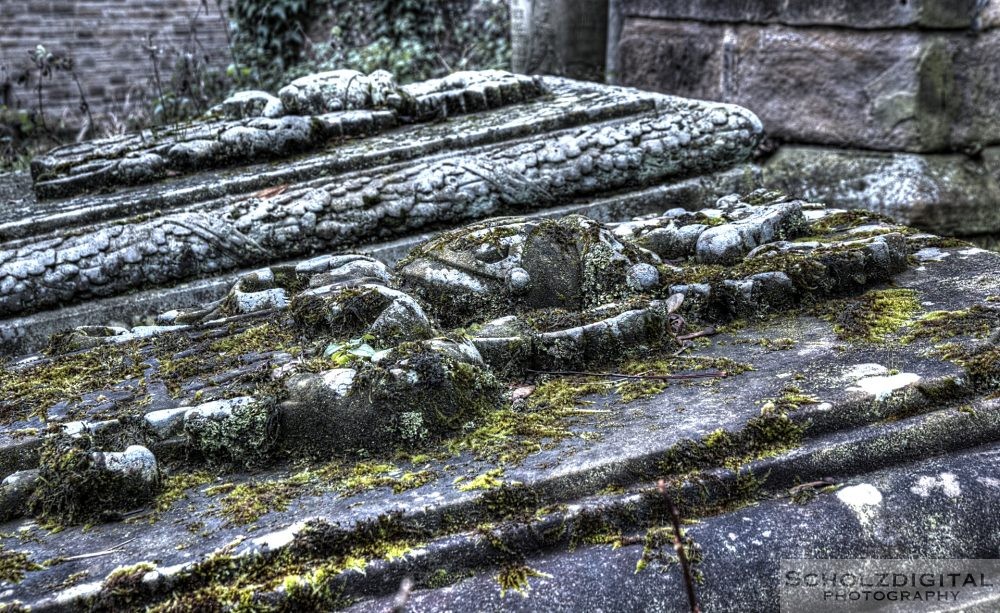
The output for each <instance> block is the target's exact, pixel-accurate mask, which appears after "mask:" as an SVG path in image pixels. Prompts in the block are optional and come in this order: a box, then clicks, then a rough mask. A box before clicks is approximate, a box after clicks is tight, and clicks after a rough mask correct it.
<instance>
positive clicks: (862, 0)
mask: <svg viewBox="0 0 1000 613" xmlns="http://www.w3.org/2000/svg"><path fill="white" fill-rule="evenodd" d="M620 5H621V8H620V9H619V10H620V11H621V12H622V13H623V14H625V15H628V16H634V17H652V18H657V19H690V20H695V21H709V22H716V21H723V22H739V23H763V24H787V25H798V26H815V25H825V26H839V27H845V28H859V29H874V28H908V27H920V28H942V29H943V28H974V27H981V25H982V23H983V21H984V19H983V18H984V17H985V16H988V15H991V14H992V13H993V12H995V11H997V10H998V5H1000V3H998V2H996V1H995V0H987V1H986V2H977V1H976V0H903V1H902V2H901V1H900V0H834V1H832V2H831V1H825V2H816V1H814V0H792V1H791V2H789V1H788V0H738V1H735V2H734V1H732V0H676V1H672V2H660V1H658V0H621V1H620ZM986 23H990V22H989V21H986Z"/></svg>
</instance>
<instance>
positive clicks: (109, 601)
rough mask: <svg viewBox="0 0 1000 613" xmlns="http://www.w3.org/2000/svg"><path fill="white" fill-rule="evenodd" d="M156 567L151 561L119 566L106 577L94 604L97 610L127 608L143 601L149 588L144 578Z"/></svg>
mask: <svg viewBox="0 0 1000 613" xmlns="http://www.w3.org/2000/svg"><path fill="white" fill-rule="evenodd" d="M154 568H156V567H155V566H154V565H153V564H151V563H149V562H140V563H138V564H133V565H132V566H122V567H118V568H116V569H115V570H113V571H111V573H110V574H109V575H108V576H107V577H106V578H105V579H104V582H103V583H102V584H101V591H100V592H99V593H98V594H97V596H96V598H95V599H94V602H92V603H91V604H92V606H93V607H94V609H96V610H103V609H105V608H107V609H108V610H125V609H127V608H130V607H129V605H134V604H137V603H140V602H142V600H143V598H144V596H145V593H146V592H148V591H149V590H148V589H144V586H143V583H142V578H143V577H144V576H145V575H146V573H148V572H150V571H151V570H153V569H154Z"/></svg>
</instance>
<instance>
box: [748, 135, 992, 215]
mask: <svg viewBox="0 0 1000 613" xmlns="http://www.w3.org/2000/svg"><path fill="white" fill-rule="evenodd" d="M992 159H993V158H992V157H989V156H984V158H983V161H978V160H976V159H973V158H969V157H966V156H964V155H958V154H955V155H916V154H905V153H879V152H874V151H857V150H841V149H821V148H811V147H790V146H785V147H782V148H781V149H780V150H779V151H778V152H777V153H776V154H775V155H774V156H773V157H772V158H771V159H769V160H768V161H767V162H766V163H764V165H763V173H764V181H765V183H766V184H767V185H769V186H771V187H775V188H777V189H782V190H790V193H797V194H801V195H802V197H803V198H807V199H809V200H815V201H819V202H825V203H833V202H836V203H837V206H842V207H849V208H862V209H867V210H869V211H874V212H876V213H881V214H883V215H888V216H889V217H892V218H894V219H897V220H899V221H900V222H901V223H904V224H908V225H913V226H917V227H920V228H925V229H928V230H931V231H933V232H939V233H942V234H947V235H955V234H959V235H969V234H986V233H995V232H1000V210H998V208H997V207H996V206H995V205H994V203H996V202H1000V165H997V164H995V163H992V162H991V160H992Z"/></svg>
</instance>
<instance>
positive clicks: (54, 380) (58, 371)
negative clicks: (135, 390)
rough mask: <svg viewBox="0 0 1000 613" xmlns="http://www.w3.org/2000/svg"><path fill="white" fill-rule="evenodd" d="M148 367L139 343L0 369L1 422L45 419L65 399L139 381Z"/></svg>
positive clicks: (103, 347)
mask: <svg viewBox="0 0 1000 613" xmlns="http://www.w3.org/2000/svg"><path fill="white" fill-rule="evenodd" d="M145 369H146V364H145V363H144V361H143V357H142V355H141V353H140V351H139V345H138V344H137V343H122V344H118V345H101V346H99V347H95V348H94V349H91V350H89V351H83V352H79V353H72V354H68V355H60V356H54V357H51V358H47V359H45V360H44V361H43V362H41V363H39V364H38V365H36V366H29V367H27V368H24V369H20V368H18V369H12V368H11V367H10V366H9V365H5V366H0V423H10V422H12V421H16V420H19V419H25V418H27V417H29V416H32V415H34V416H38V417H41V418H43V419H44V418H45V417H46V415H47V410H48V409H49V408H50V407H52V406H53V405H55V404H56V403H58V402H60V401H63V400H69V401H74V400H79V399H80V398H81V397H82V396H83V395H85V394H88V393H93V392H97V391H100V390H106V389H111V388H112V387H114V386H115V385H118V384H120V383H122V382H124V381H126V380H129V379H139V378H141V377H142V375H143V372H144V371H145Z"/></svg>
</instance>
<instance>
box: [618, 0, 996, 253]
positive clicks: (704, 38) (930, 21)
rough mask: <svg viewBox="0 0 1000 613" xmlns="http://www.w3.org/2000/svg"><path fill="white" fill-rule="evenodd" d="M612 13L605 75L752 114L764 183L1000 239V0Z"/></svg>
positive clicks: (640, 7) (642, 3)
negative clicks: (760, 136)
mask: <svg viewBox="0 0 1000 613" xmlns="http://www.w3.org/2000/svg"><path fill="white" fill-rule="evenodd" d="M778 4H780V5H781V7H780V8H777V5H778ZM611 14H612V15H613V16H615V15H619V16H620V18H619V19H618V20H617V23H618V24H619V25H617V26H615V22H616V20H615V19H614V17H613V18H612V22H613V23H612V33H611V37H612V41H611V45H610V48H609V58H610V59H609V61H608V64H609V71H610V72H611V73H612V77H614V76H615V74H617V75H618V79H617V82H620V83H621V84H623V85H630V86H634V87H640V88H643V89H652V90H656V91H661V92H665V93H669V94H675V95H678V96H689V97H692V98H702V99H708V100H720V101H725V102H733V103H736V104H740V105H742V106H745V107H747V108H749V109H751V110H753V111H754V112H755V113H757V115H758V116H759V117H760V118H761V120H762V121H763V122H764V127H765V130H766V131H767V134H768V135H769V136H770V137H771V138H772V140H773V142H774V144H776V145H778V144H780V145H781V147H780V149H779V151H778V153H777V154H776V155H774V156H772V157H770V158H769V159H767V160H764V161H763V164H762V165H763V174H764V179H765V182H766V183H769V184H770V185H772V186H774V187H780V188H783V189H786V190H791V191H793V192H794V193H797V194H799V195H802V196H804V197H807V198H814V199H819V200H823V201H826V202H828V203H830V204H835V205H837V206H848V207H863V208H869V209H873V210H876V211H878V212H881V213H885V214H888V215H891V216H894V217H896V218H898V219H900V220H901V221H903V222H906V223H908V224H911V225H917V226H922V227H924V228H927V229H930V230H933V231H936V232H939V233H945V234H957V235H965V236H970V235H978V234H996V233H1000V206H998V205H997V203H998V194H1000V165H998V164H997V163H996V160H997V159H998V158H1000V153H998V152H1000V149H998V147H1000V122H998V121H997V118H998V117H1000V0H983V1H976V0H949V1H945V0H907V2H900V1H899V0H843V1H839V2H790V3H789V2H786V3H775V2H773V1H771V0H746V1H743V2H717V1H714V0H677V1H675V2H660V1H657V0H612V7H611Z"/></svg>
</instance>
